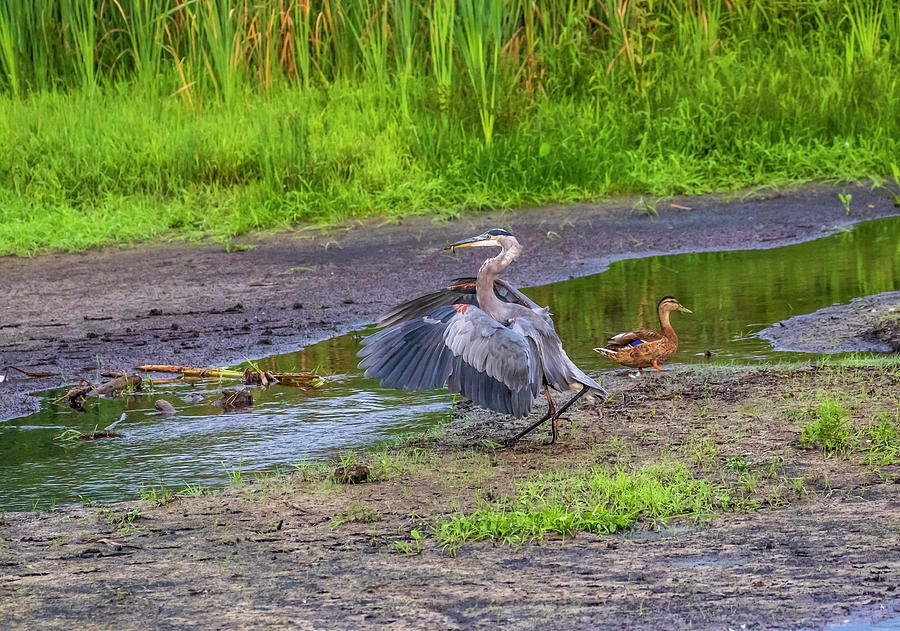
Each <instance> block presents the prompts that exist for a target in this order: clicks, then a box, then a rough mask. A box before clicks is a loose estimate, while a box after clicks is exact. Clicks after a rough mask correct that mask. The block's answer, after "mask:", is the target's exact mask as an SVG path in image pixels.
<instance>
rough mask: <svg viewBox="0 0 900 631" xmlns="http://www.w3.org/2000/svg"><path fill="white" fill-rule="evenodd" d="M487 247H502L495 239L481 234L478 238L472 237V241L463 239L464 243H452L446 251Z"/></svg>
mask: <svg viewBox="0 0 900 631" xmlns="http://www.w3.org/2000/svg"><path fill="white" fill-rule="evenodd" d="M487 245H500V244H499V243H497V242H496V241H495V240H494V239H493V238H491V237H489V236H488V235H486V234H480V235H478V236H477V237H472V238H471V239H463V240H462V241H457V242H456V243H451V244H450V245H448V246H447V247H445V248H444V249H445V250H455V249H457V248H469V247H483V246H487Z"/></svg>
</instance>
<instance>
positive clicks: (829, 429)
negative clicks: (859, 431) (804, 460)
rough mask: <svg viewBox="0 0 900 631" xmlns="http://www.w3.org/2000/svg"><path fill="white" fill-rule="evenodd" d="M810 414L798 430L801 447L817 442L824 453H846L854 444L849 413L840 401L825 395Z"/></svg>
mask: <svg viewBox="0 0 900 631" xmlns="http://www.w3.org/2000/svg"><path fill="white" fill-rule="evenodd" d="M806 416H810V415H806ZM811 416H812V420H810V421H807V423H806V424H805V425H804V426H803V430H802V431H801V432H800V445H801V446H802V447H810V446H812V445H815V444H818V445H821V446H822V449H823V451H825V452H826V453H831V452H840V453H846V452H848V451H851V450H852V449H853V448H854V447H855V446H856V444H857V442H856V440H855V438H856V437H855V433H854V432H853V427H852V426H851V425H850V415H849V413H848V412H847V409H846V408H845V407H844V406H843V405H842V404H841V402H840V401H838V400H837V399H835V398H831V397H826V398H825V400H824V401H823V402H822V403H821V404H819V406H818V407H817V408H816V409H815V410H814V411H813V412H812V413H811Z"/></svg>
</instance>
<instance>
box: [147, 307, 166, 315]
mask: <svg viewBox="0 0 900 631" xmlns="http://www.w3.org/2000/svg"><path fill="white" fill-rule="evenodd" d="M147 315H150V316H161V315H162V309H150V312H149V313H148V314H147Z"/></svg>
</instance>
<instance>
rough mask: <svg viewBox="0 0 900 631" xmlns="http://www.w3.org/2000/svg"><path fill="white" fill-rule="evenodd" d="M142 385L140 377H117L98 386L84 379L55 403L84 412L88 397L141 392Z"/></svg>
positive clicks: (124, 375) (123, 375)
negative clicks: (126, 391)
mask: <svg viewBox="0 0 900 631" xmlns="http://www.w3.org/2000/svg"><path fill="white" fill-rule="evenodd" d="M113 374H115V373H113ZM142 383H143V380H142V379H141V377H140V375H126V374H122V375H117V376H116V378H115V379H111V380H109V381H104V382H103V383H101V384H100V385H97V386H95V385H94V384H92V383H91V382H90V381H87V380H86V379H82V380H80V381H79V382H78V385H76V386H74V387H72V388H70V389H69V391H68V392H66V393H65V394H64V395H62V396H61V397H59V398H58V399H56V400H55V401H53V402H54V403H59V402H60V401H63V402H64V403H65V405H68V406H69V407H70V408H72V409H73V410H83V409H84V401H85V399H87V397H100V396H104V395H109V394H113V393H116V392H120V391H122V390H125V389H128V388H131V389H133V390H140V389H141V384H142Z"/></svg>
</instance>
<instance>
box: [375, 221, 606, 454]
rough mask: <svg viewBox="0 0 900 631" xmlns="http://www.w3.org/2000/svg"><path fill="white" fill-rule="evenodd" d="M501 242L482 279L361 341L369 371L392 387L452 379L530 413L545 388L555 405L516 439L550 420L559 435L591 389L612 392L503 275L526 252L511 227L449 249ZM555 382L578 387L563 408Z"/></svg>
mask: <svg viewBox="0 0 900 631" xmlns="http://www.w3.org/2000/svg"><path fill="white" fill-rule="evenodd" d="M482 246H499V247H500V248H501V250H500V254H498V255H497V256H495V257H493V258H489V259H487V260H486V261H485V262H484V263H483V264H482V265H481V269H479V270H478V276H477V277H476V278H475V279H467V278H462V279H457V280H455V281H453V282H452V283H451V284H450V285H449V286H448V287H447V288H445V289H442V290H439V291H436V292H434V293H431V294H427V295H425V296H421V297H419V298H415V299H413V300H410V301H409V302H405V303H403V304H402V305H400V306H398V307H396V308H394V309H393V310H391V311H390V312H389V313H387V314H386V315H385V316H383V317H382V318H381V320H380V321H379V323H380V324H384V325H387V326H386V328H384V329H382V330H381V331H379V332H377V333H375V334H374V335H370V336H369V337H367V338H365V339H364V340H363V341H362V346H363V348H362V349H361V350H360V351H359V353H358V354H359V356H360V357H363V359H362V361H360V363H359V367H360V368H364V369H365V374H366V376H367V377H375V378H377V379H380V380H381V385H382V386H384V387H387V388H399V389H401V390H406V391H419V390H432V389H434V388H440V387H442V386H444V385H445V384H446V385H447V387H448V388H449V389H450V391H451V392H458V393H459V394H461V395H463V396H464V397H467V398H469V399H471V400H472V401H474V402H475V403H477V404H478V405H481V406H483V407H486V408H488V409H491V410H494V411H497V412H503V413H506V414H510V415H512V416H515V417H524V416H527V415H528V413H529V412H530V411H531V408H532V406H533V405H534V401H535V399H536V398H537V397H538V396H539V393H540V390H541V387H543V389H544V393H545V394H546V396H547V401H548V403H549V406H550V409H549V411H548V412H547V414H546V415H545V416H544V417H543V418H541V419H540V420H538V421H537V422H535V423H533V424H532V425H531V426H529V427H527V428H526V429H524V430H523V431H522V432H520V433H519V434H518V435H517V436H515V437H514V438H513V439H512V440H511V441H510V444H511V443H513V442H516V441H517V440H519V439H520V438H521V437H522V436H524V435H525V434H527V433H528V432H530V431H531V430H533V429H535V428H536V427H538V426H539V425H541V424H542V423H544V422H545V421H547V420H551V421H552V426H553V438H552V440H551V443H553V442H556V439H557V436H558V429H557V423H558V420H559V417H560V415H561V414H562V413H563V412H565V411H566V409H568V408H569V406H570V405H572V404H573V403H574V402H575V401H577V400H578V399H579V398H580V397H582V396H583V395H584V394H585V393H587V392H590V391H594V392H596V393H598V394H600V395H601V396H602V397H603V398H604V399H605V398H606V397H607V396H608V394H607V392H606V390H604V389H603V387H602V386H600V384H599V383H597V382H596V381H595V380H593V379H591V378H590V377H588V376H587V375H586V374H585V373H584V372H583V371H582V370H580V369H579V368H578V366H576V365H575V364H574V363H572V360H571V359H569V357H568V356H567V355H566V352H565V351H564V350H563V347H562V342H561V341H560V339H559V336H558V335H557V334H556V330H555V329H554V328H553V320H551V319H550V315H549V309H548V308H547V307H543V308H541V307H539V306H538V305H537V304H535V303H534V302H532V301H531V300H529V299H528V298H527V297H526V296H524V295H523V294H521V293H519V292H518V291H516V290H515V289H514V288H513V287H511V286H510V285H508V284H507V283H506V282H504V281H502V280H500V279H498V278H497V277H498V276H499V275H500V273H501V272H502V271H503V270H505V269H506V267H507V266H508V265H509V264H510V263H511V262H512V261H513V259H515V258H516V257H517V256H518V255H519V253H520V252H521V251H522V246H521V245H519V242H518V241H517V240H516V238H515V237H514V236H512V235H511V234H510V233H509V232H507V231H506V230H501V229H494V230H488V231H487V232H485V233H484V234H480V235H478V236H477V237H473V238H471V239H465V240H463V241H459V242H457V243H454V244H452V245H448V246H447V247H446V248H445V249H447V250H455V249H458V248H465V247H482ZM548 387H549V388H553V389H555V390H559V391H566V390H578V391H579V392H578V394H576V395H575V396H574V397H572V398H571V399H569V401H567V402H566V403H565V405H563V406H562V407H560V408H559V409H558V410H557V409H555V407H554V405H553V400H552V399H551V398H550V391H549V389H548Z"/></svg>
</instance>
